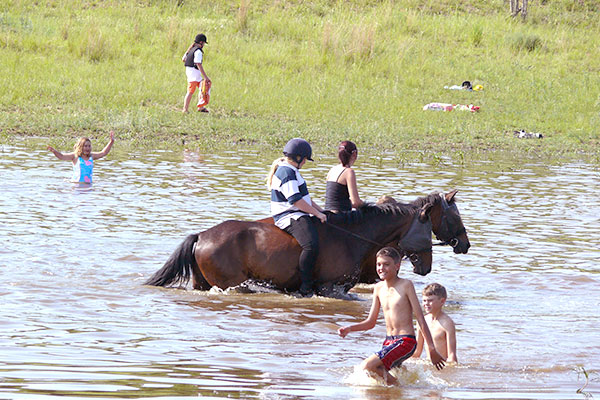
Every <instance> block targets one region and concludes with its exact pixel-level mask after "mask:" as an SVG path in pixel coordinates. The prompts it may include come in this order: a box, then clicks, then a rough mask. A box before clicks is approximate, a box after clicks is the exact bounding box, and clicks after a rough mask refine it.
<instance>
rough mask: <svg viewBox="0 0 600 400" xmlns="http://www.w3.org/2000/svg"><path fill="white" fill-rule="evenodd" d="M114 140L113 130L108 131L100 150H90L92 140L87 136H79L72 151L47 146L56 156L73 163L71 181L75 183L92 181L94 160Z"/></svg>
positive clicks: (108, 150)
mask: <svg viewBox="0 0 600 400" xmlns="http://www.w3.org/2000/svg"><path fill="white" fill-rule="evenodd" d="M114 142H115V132H114V131H110V140H109V141H108V143H107V145H106V146H104V148H103V149H102V151H101V152H99V153H94V152H92V141H91V140H90V139H89V138H87V137H82V138H79V140H78V141H77V143H75V146H74V147H73V152H72V153H61V152H60V151H58V150H56V149H55V148H54V147H52V146H48V150H49V151H51V152H52V153H53V154H54V155H55V156H56V158H58V159H59V160H64V161H71V162H72V163H73V178H72V179H71V182H77V183H92V174H93V172H94V160H97V159H99V158H102V157H104V156H106V155H107V154H108V153H109V152H110V149H111V148H112V145H113V143H114Z"/></svg>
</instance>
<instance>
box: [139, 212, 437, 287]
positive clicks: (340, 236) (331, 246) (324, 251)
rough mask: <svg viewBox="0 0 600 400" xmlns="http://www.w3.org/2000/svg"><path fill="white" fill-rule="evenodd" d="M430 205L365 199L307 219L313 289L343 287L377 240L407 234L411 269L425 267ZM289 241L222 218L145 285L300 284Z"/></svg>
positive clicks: (264, 228)
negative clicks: (315, 242) (344, 211)
mask: <svg viewBox="0 0 600 400" xmlns="http://www.w3.org/2000/svg"><path fill="white" fill-rule="evenodd" d="M431 210H432V207H431V205H430V204H426V203H424V204H422V205H420V206H416V205H412V204H401V203H396V204H381V205H374V204H366V205H365V206H363V207H361V208H360V209H358V210H354V211H353V212H352V213H350V214H348V215H345V216H344V217H339V216H334V215H332V214H330V217H331V219H332V221H333V220H337V223H336V224H334V223H333V222H328V223H323V224H322V223H320V222H319V221H316V222H315V225H316V226H317V230H318V233H319V249H320V250H319V255H318V257H317V262H316V265H315V269H314V276H313V277H314V280H315V287H316V292H317V293H318V294H321V295H330V294H332V293H336V292H339V290H342V291H343V292H344V293H346V292H347V291H348V290H350V289H351V288H352V287H353V286H354V285H355V284H356V283H357V282H358V280H359V276H360V266H361V265H362V264H363V262H364V261H365V257H366V256H367V255H369V254H371V253H373V252H374V251H376V249H379V248H381V247H383V244H382V243H390V242H391V243H399V242H401V241H402V240H403V239H406V238H408V237H410V238H411V240H410V243H408V244H407V246H408V247H412V248H410V249H407V252H410V253H411V254H412V257H411V261H412V262H413V266H414V269H413V272H415V273H418V274H421V275H426V274H428V273H429V272H430V271H431V264H432V255H431V254H432V251H431V249H432V240H431V229H432V228H431V221H430V217H429V213H430V212H431ZM300 251H301V248H300V246H299V245H298V242H297V241H296V239H294V238H293V237H292V236H291V235H289V234H288V233H286V232H285V231H283V230H282V229H280V228H278V227H276V226H275V225H272V224H268V223H262V222H258V221H239V220H228V221H224V222H222V223H220V224H218V225H215V226H213V227H211V228H209V229H207V230H205V231H203V232H200V233H197V234H192V235H188V236H187V237H186V238H185V240H184V241H183V242H182V243H181V244H180V245H179V247H178V248H177V249H176V250H175V251H174V252H173V253H172V254H171V256H170V257H169V259H168V260H167V261H166V262H165V264H164V265H163V267H162V268H161V269H160V270H158V271H157V272H155V273H154V275H152V276H151V277H150V278H149V279H148V280H147V281H146V282H145V284H146V285H153V286H172V285H177V284H179V285H180V286H185V285H187V283H188V281H189V279H190V278H191V279H192V286H193V288H194V289H199V290H208V289H210V288H211V287H213V286H217V287H219V288H221V289H226V288H229V287H235V286H238V285H240V284H241V283H243V282H245V281H247V280H250V279H251V280H254V281H259V282H268V283H269V284H271V285H272V286H273V287H274V288H276V289H279V290H283V291H296V290H297V289H298V288H299V287H300V273H299V269H298V259H299V256H300Z"/></svg>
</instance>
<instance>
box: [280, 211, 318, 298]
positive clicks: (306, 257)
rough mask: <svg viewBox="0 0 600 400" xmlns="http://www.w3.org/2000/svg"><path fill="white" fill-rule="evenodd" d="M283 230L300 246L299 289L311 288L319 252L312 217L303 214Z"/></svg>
mask: <svg viewBox="0 0 600 400" xmlns="http://www.w3.org/2000/svg"><path fill="white" fill-rule="evenodd" d="M284 230H285V231H286V232H287V233H289V234H290V235H292V236H293V237H294V238H296V240H297V241H298V243H299V244H300V246H301V247H302V252H301V253H300V261H299V266H300V279H301V280H302V286H301V288H300V290H301V291H308V290H311V289H312V287H313V284H314V278H313V271H314V269H315V264H316V263H317V255H318V254H319V235H318V233H317V227H316V226H315V222H314V218H312V217H310V216H308V215H305V216H302V217H300V218H298V219H292V223H291V224H290V226H288V227H287V228H285V229H284Z"/></svg>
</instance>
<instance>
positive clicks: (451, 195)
mask: <svg viewBox="0 0 600 400" xmlns="http://www.w3.org/2000/svg"><path fill="white" fill-rule="evenodd" d="M456 193H458V190H457V189H454V190H453V191H451V192H449V193H446V201H447V202H448V204H450V203H452V202H453V201H454V196H456Z"/></svg>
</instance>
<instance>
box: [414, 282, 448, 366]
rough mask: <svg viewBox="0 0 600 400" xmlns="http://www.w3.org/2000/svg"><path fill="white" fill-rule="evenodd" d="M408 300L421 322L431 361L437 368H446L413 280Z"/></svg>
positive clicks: (420, 328)
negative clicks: (436, 347) (436, 346)
mask: <svg viewBox="0 0 600 400" xmlns="http://www.w3.org/2000/svg"><path fill="white" fill-rule="evenodd" d="M407 293H408V300H409V301H410V306H411V308H412V311H413V315H414V316H415V318H416V320H417V323H418V324H419V331H420V332H421V334H422V335H423V338H424V339H425V343H427V351H428V353H429V359H430V360H431V363H432V364H433V365H434V366H435V367H436V368H437V369H442V368H444V358H443V357H442V356H441V355H440V353H438V352H437V350H436V349H435V344H434V343H433V338H432V337H431V332H430V331H429V327H428V326H427V323H426V322H425V316H424V315H423V311H422V310H421V306H420V304H419V299H417V293H416V292H415V287H414V286H413V284H412V282H409V287H408V288H407Z"/></svg>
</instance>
